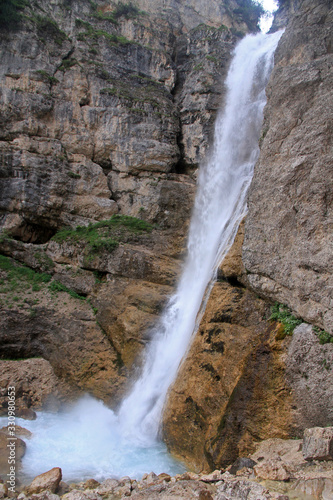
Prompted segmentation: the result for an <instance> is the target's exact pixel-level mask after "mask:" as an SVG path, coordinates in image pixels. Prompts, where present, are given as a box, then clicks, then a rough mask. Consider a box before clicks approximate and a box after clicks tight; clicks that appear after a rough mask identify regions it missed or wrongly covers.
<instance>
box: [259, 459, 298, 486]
mask: <svg viewBox="0 0 333 500" xmlns="http://www.w3.org/2000/svg"><path fill="white" fill-rule="evenodd" d="M253 469H254V473H255V475H256V476H257V477H258V478H259V479H264V480H267V479H269V480H271V481H288V480H289V479H290V472H289V471H288V469H287V467H286V465H285V464H284V463H283V461H282V460H281V458H276V459H272V460H267V461H266V462H263V463H259V464H257V465H255V466H254V467H253Z"/></svg>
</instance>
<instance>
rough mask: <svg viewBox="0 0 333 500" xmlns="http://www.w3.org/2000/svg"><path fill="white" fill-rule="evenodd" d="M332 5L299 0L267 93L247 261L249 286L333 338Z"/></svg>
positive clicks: (245, 253) (252, 191)
mask: <svg viewBox="0 0 333 500" xmlns="http://www.w3.org/2000/svg"><path fill="white" fill-rule="evenodd" d="M332 23H333V9H332V5H331V2H329V1H321V2H312V1H311V2H310V1H306V0H304V1H300V2H298V9H297V11H296V13H295V15H294V16H292V17H291V19H290V22H289V24H288V26H287V28H286V31H285V33H284V35H283V37H282V38H281V42H280V44H279V47H278V49H277V52H276V63H275V69H274V71H273V74H272V78H271V80H270V84H269V86H268V89H267V94H268V104H267V107H266V109H265V121H264V126H263V134H262V144H261V155H260V159H259V162H258V164H257V165H256V167H255V173H254V179H253V182H252V185H251V188H250V195H249V213H248V217H247V220H246V227H245V240H244V247H243V262H244V265H245V267H246V269H247V273H248V274H247V279H248V283H249V284H250V286H251V288H252V289H253V290H255V291H256V292H257V293H259V294H260V295H261V296H262V297H266V298H269V299H270V300H273V301H279V302H282V303H285V304H287V305H288V306H289V307H291V308H292V310H293V311H294V312H295V313H296V314H297V315H298V316H299V317H301V318H303V319H304V320H306V321H308V322H310V323H313V324H315V325H317V326H318V327H320V328H324V329H325V330H327V331H328V332H331V333H332V332H333V330H332V328H333V316H332V298H333V297H332V290H333V282H332V270H333V268H332V250H333V247H332V196H333V192H332V183H331V182H330V181H331V179H332V174H333V170H332V169H333V156H332V111H333V109H332V102H333V96H332V88H333V86H332V77H333V76H332V62H333V55H332V42H333V40H332Z"/></svg>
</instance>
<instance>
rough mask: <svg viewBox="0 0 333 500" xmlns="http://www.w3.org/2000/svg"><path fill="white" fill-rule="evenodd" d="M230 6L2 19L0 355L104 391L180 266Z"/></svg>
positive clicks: (113, 390)
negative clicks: (44, 363) (34, 361)
mask: <svg viewBox="0 0 333 500" xmlns="http://www.w3.org/2000/svg"><path fill="white" fill-rule="evenodd" d="M243 4H244V2H243V1H240V2H238V1H236V0H230V1H228V2H225V4H222V3H220V2H215V1H214V0H212V2H208V3H205V4H202V2H196V1H194V0H187V1H186V2H182V3H178V2H173V1H170V2H164V1H163V2H152V1H144V0H140V1H139V0H138V1H137V2H134V3H132V4H127V3H121V2H119V3H118V2H103V1H101V0H99V1H98V2H97V3H93V2H90V1H88V0H84V1H80V2H77V1H75V0H53V1H52V2H46V1H44V0H38V1H34V0H33V1H31V2H27V5H26V7H25V8H24V10H23V11H22V12H21V21H20V22H19V23H18V24H17V25H15V26H12V25H9V26H7V25H6V24H5V23H4V22H3V21H2V28H1V35H0V54H1V55H0V57H1V61H2V63H1V68H0V80H1V90H0V123H1V132H0V134H1V136H0V227H1V236H0V252H1V253H2V254H3V255H5V256H6V257H8V258H14V259H15V261H11V260H9V259H8V258H7V259H6V258H5V257H1V258H2V260H1V263H0V267H1V270H0V272H1V286H0V299H1V308H2V314H1V320H0V322H1V331H2V335H1V341H0V353H1V356H2V357H3V358H8V357H9V358H14V359H15V358H17V357H20V358H22V357H24V358H25V357H31V356H41V357H43V358H45V359H47V360H48V361H49V362H50V363H51V365H52V367H53V369H54V371H55V373H56V375H57V376H60V377H62V378H63V379H65V380H68V381H69V382H70V383H71V384H72V385H73V386H75V387H78V388H80V389H81V390H89V391H90V392H92V393H94V394H95V395H97V396H99V397H102V398H104V399H106V400H107V401H109V402H111V403H112V404H115V402H116V401H118V399H119V397H120V395H121V393H122V391H123V390H124V384H125V382H126V379H127V377H128V376H129V375H130V374H131V371H132V367H133V363H134V361H135V363H136V364H137V363H140V352H141V350H142V347H143V346H144V345H145V343H146V342H147V339H148V338H149V328H150V326H151V325H152V324H154V323H155V322H156V318H157V316H158V314H159V313H160V311H161V308H162V307H163V304H164V302H165V300H166V298H167V297H168V296H169V295H170V294H171V292H172V290H173V286H174V284H175V281H176V279H177V276H178V274H179V269H180V261H179V258H180V257H181V256H182V253H183V251H184V238H185V236H186V229H187V224H188V220H189V216H190V213H191V207H192V202H193V196H194V191H195V179H194V177H195V175H194V173H195V169H196V167H197V166H198V163H199V161H200V160H201V159H202V158H203V156H204V154H205V152H206V151H207V149H208V147H209V144H210V141H211V138H212V131H213V123H214V117H215V114H216V111H217V109H218V107H219V106H220V102H221V100H222V97H223V77H224V75H225V74H226V71H227V67H228V63H229V60H230V57H231V51H232V48H233V47H234V45H235V43H236V41H237V39H238V38H239V37H240V36H241V35H242V33H245V32H247V31H248V30H249V29H253V28H254V27H255V22H256V17H255V16H254V17H253V16H252V14H251V12H250V13H249V12H247V10H246V9H244V5H243ZM115 214H118V216H119V217H118V219H116V222H115V224H113V223H108V222H105V221H108V220H109V219H110V217H111V216H113V215H115ZM124 216H127V217H128V216H134V217H136V218H137V219H138V220H137V219H126V217H125V218H124ZM98 221H100V222H101V224H100V225H98V224H97V222H98ZM103 221H104V222H103ZM140 222H142V224H143V225H141V226H140ZM147 223H152V224H153V226H149V224H147ZM89 224H90V227H89V228H87V226H88V225H89ZM96 224H97V225H96ZM145 224H146V225H145ZM78 225H80V226H82V227H81V229H79V230H78V231H75V227H76V226H78ZM84 227H86V228H87V230H84ZM63 228H66V231H67V232H66V231H65V233H61V234H62V236H60V237H58V236H57V235H56V233H57V232H58V231H59V230H60V229H63ZM41 273H44V274H41Z"/></svg>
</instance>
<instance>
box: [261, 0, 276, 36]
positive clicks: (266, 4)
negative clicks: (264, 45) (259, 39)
mask: <svg viewBox="0 0 333 500" xmlns="http://www.w3.org/2000/svg"><path fill="white" fill-rule="evenodd" d="M259 3H260V4H261V5H262V6H263V8H264V9H265V11H266V12H267V14H266V15H265V16H263V17H262V18H261V19H260V23H259V26H260V29H261V31H262V32H263V33H267V32H268V31H269V29H270V27H271V25H272V22H273V14H274V12H275V11H276V10H277V8H278V1H277V0H259Z"/></svg>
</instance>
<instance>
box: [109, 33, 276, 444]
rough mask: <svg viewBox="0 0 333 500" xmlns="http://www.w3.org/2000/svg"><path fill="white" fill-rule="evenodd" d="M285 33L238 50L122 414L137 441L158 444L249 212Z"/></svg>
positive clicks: (249, 39)
mask: <svg viewBox="0 0 333 500" xmlns="http://www.w3.org/2000/svg"><path fill="white" fill-rule="evenodd" d="M280 36H281V33H275V34H274V35H270V36H268V35H262V34H260V35H257V36H251V35H249V36H247V37H246V38H245V39H243V40H242V41H241V42H240V44H239V45H238V46H237V48H236V51H235V57H234V59H233V62H232V64H231V68H230V70H229V74H228V77H227V81H226V85H227V88H228V92H227V102H226V106H225V110H224V113H223V114H221V115H220V116H219V117H218V119H217V122H216V129H215V141H214V149H213V152H212V154H211V157H210V159H209V161H208V162H207V163H206V165H205V166H203V168H201V170H200V173H199V179H198V181H199V182H198V192H197V196H196V200H195V206H194V213H193V216H192V221H191V225H190V232H189V238H188V257H187V260H186V263H185V267H184V270H183V274H182V277H181V279H180V283H179V285H178V289H177V292H176V294H175V295H174V296H173V297H172V298H171V300H170V303H169V305H168V307H167V308H166V311H165V312H164V314H163V317H162V319H161V322H160V325H159V326H158V328H157V329H156V332H155V336H154V340H153V341H152V343H151V344H150V347H149V350H148V353H147V359H146V364H145V367H144V371H143V374H142V376H141V378H139V379H138V380H137V382H136V384H135V386H134V388H133V390H132V392H131V394H130V395H129V396H128V397H127V398H126V399H125V400H124V401H123V404H122V406H121V409H120V412H119V415H120V417H121V422H122V428H123V432H125V433H129V435H131V437H132V439H137V440H139V441H143V442H147V440H148V441H149V440H155V439H156V436H157V433H158V428H159V422H160V416H161V412H162V409H163V404H164V401H165V398H166V394H167V391H168V388H169V386H170V384H171V383H172V382H173V380H174V378H175V376H176V373H177V370H178V367H179V364H180V362H181V360H182V358H183V356H184V354H185V353H186V350H187V348H188V345H189V341H190V338H191V336H192V333H193V331H194V330H195V325H196V320H197V315H198V313H199V311H200V306H201V304H202V301H203V297H204V295H205V291H206V288H207V286H208V285H209V283H210V282H211V280H212V278H213V276H214V272H215V270H216V268H217V265H218V264H219V263H220V262H221V260H222V258H223V257H224V256H225V254H226V253H227V251H228V249H229V248H230V245H231V243H232V242H233V239H234V237H235V234H236V232H237V229H238V226H239V223H240V221H241V220H242V218H243V217H244V215H245V212H246V193H247V189H248V186H249V184H250V182H251V178H252V172H253V167H254V164H255V162H256V160H257V159H258V156H259V146H258V141H259V134H260V129H261V125H262V119H263V108H264V106H265V103H266V96H265V87H266V84H267V81H268V78H269V75H270V72H271V69H272V64H273V55H274V51H275V47H276V45H277V42H278V40H279V38H280Z"/></svg>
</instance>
